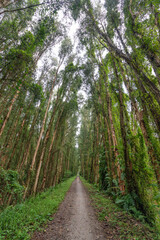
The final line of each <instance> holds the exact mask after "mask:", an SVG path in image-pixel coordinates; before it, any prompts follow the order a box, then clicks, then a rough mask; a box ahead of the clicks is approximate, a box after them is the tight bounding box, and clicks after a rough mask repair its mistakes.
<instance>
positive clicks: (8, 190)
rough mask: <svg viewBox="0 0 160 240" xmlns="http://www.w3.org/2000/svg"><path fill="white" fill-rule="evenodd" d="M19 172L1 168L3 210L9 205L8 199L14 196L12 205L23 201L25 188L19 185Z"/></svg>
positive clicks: (0, 193) (0, 192)
mask: <svg viewBox="0 0 160 240" xmlns="http://www.w3.org/2000/svg"><path fill="white" fill-rule="evenodd" d="M19 181H20V180H19V174H18V173H17V171H13V170H4V169H3V168H0V186H1V189H0V199H1V201H0V202H1V208H4V207H5V206H6V205H7V201H8V198H9V197H10V196H12V203H15V202H16V203H17V202H20V201H22V196H23V192H24V187H23V186H22V185H21V184H20V183H19Z"/></svg>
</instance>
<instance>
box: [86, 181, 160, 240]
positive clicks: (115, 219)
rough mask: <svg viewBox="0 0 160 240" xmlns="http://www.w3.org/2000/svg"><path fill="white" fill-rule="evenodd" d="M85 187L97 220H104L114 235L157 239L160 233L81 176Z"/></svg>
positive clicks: (136, 239) (126, 239)
mask: <svg viewBox="0 0 160 240" xmlns="http://www.w3.org/2000/svg"><path fill="white" fill-rule="evenodd" d="M81 180H82V182H83V183H84V185H85V186H86V187H87V189H88V191H89V194H90V197H91V199H92V203H93V206H94V208H95V209H96V211H97V213H98V217H99V220H102V221H105V223H106V225H107V226H106V227H108V228H109V229H111V230H112V232H113V233H114V237H115V236H117V239H123V240H158V239H160V235H159V234H158V233H157V232H156V230H155V229H154V228H152V227H150V226H149V225H148V224H146V223H142V222H140V221H138V220H137V219H135V218H134V217H133V216H132V215H131V214H129V213H127V212H126V211H124V210H122V209H121V208H119V207H118V206H117V205H116V204H115V203H114V202H113V201H112V199H111V198H110V197H108V196H107V195H106V194H104V193H103V192H102V191H99V189H98V187H96V186H94V185H92V184H89V183H88V182H87V181H86V180H85V179H83V178H82V177H81Z"/></svg>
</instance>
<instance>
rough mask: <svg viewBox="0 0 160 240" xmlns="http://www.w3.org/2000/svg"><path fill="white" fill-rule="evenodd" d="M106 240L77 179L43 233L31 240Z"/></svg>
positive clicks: (38, 233)
mask: <svg viewBox="0 0 160 240" xmlns="http://www.w3.org/2000/svg"><path fill="white" fill-rule="evenodd" d="M97 239H99V240H106V239H113V238H110V237H109V238H108V236H106V235H105V232H104V229H103V225H102V224H101V223H100V222H99V221H98V220H97V217H96V215H95V212H94V210H93V207H92V206H91V203H90V199H89V196H88V193H87V191H86V190H85V188H84V186H83V184H82V182H81V180H80V179H79V177H77V178H76V179H75V181H74V182H73V183H72V186H71V188H70V190H69V191H68V193H67V195H66V197H65V200H64V201H63V202H62V204H61V205H60V207H59V210H58V212H57V213H56V214H55V216H54V220H53V221H51V222H50V223H49V225H48V227H47V228H46V230H44V231H43V232H35V233H34V235H33V237H32V240H97Z"/></svg>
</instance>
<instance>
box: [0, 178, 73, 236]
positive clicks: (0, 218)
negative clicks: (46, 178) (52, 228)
mask: <svg viewBox="0 0 160 240" xmlns="http://www.w3.org/2000/svg"><path fill="white" fill-rule="evenodd" d="M73 180H74V177H72V178H70V179H68V180H67V181H65V182H63V183H61V184H60V185H57V186H56V188H53V187H51V188H50V189H48V190H46V191H45V192H43V193H40V194H38V195H37V196H36V197H31V198H29V199H28V200H26V201H25V202H24V203H21V204H17V205H16V206H14V207H12V206H10V207H8V208H6V209H5V210H4V211H3V212H1V214H0V239H6V240H22V239H23V240H27V239H28V240H29V239H30V234H31V233H32V232H33V231H34V230H36V229H39V227H40V226H41V225H42V224H44V223H46V222H47V221H48V220H52V217H51V216H52V215H53V214H54V213H55V212H56V210H57V209H58V206H59V204H60V203H61V202H62V201H63V199H64V196H65V194H66V192H67V191H68V189H69V187H70V186H71V183H72V182H73Z"/></svg>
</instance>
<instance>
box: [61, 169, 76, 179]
mask: <svg viewBox="0 0 160 240" xmlns="http://www.w3.org/2000/svg"><path fill="white" fill-rule="evenodd" d="M73 176H74V173H73V172H72V171H70V170H68V171H65V173H64V176H63V179H62V180H63V181H66V180H67V179H68V178H71V177H73Z"/></svg>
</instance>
